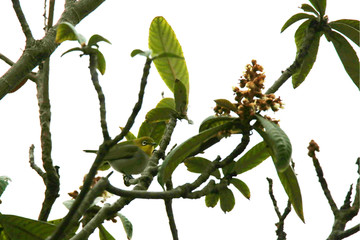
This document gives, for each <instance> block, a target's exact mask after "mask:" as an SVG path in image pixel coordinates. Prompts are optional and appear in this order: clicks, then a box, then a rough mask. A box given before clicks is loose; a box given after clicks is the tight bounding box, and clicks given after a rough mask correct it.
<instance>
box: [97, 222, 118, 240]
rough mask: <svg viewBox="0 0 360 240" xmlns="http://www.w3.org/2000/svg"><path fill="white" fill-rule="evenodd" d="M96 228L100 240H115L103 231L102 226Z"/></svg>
mask: <svg viewBox="0 0 360 240" xmlns="http://www.w3.org/2000/svg"><path fill="white" fill-rule="evenodd" d="M98 228H99V237H100V240H115V238H114V237H113V236H112V235H111V234H110V233H109V232H108V231H107V230H106V229H105V227H104V226H103V225H102V224H100V226H99V227H98Z"/></svg>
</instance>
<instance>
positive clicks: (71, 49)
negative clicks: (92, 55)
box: [60, 47, 83, 57]
mask: <svg viewBox="0 0 360 240" xmlns="http://www.w3.org/2000/svg"><path fill="white" fill-rule="evenodd" d="M74 51H83V50H82V48H79V47H75V48H70V49H69V50H67V51H66V52H64V53H63V54H61V56H60V57H62V56H64V55H65V54H67V53H69V52H74Z"/></svg>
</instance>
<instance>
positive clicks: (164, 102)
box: [156, 98, 176, 110]
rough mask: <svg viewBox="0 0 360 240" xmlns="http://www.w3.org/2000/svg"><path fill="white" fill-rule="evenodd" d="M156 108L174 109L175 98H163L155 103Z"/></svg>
mask: <svg viewBox="0 0 360 240" xmlns="http://www.w3.org/2000/svg"><path fill="white" fill-rule="evenodd" d="M156 107H157V108H171V109H174V110H176V108H175V100H174V99H173V98H163V99H161V100H160V102H159V103H158V104H157V105H156Z"/></svg>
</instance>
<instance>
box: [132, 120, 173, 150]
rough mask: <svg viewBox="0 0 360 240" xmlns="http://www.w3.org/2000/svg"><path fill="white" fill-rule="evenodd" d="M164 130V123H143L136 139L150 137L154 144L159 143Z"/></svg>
mask: <svg viewBox="0 0 360 240" xmlns="http://www.w3.org/2000/svg"><path fill="white" fill-rule="evenodd" d="M165 128H166V123H165V122H153V123H150V122H147V121H144V122H143V123H142V124H141V126H140V129H139V133H138V138H140V137H145V136H148V137H151V138H152V139H153V140H154V141H155V142H156V143H160V140H161V137H162V136H163V134H164V132H165ZM154 147H156V146H154Z"/></svg>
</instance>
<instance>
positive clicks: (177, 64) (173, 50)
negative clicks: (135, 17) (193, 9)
mask: <svg viewBox="0 0 360 240" xmlns="http://www.w3.org/2000/svg"><path fill="white" fill-rule="evenodd" d="M149 48H150V49H151V51H152V56H153V57H156V56H159V55H160V54H162V53H170V54H174V55H176V56H180V57H184V55H183V52H182V49H181V45H180V43H179V41H178V40H177V38H176V35H175V33H174V31H173V29H172V28H171V26H170V25H169V24H168V22H167V21H166V20H165V18H163V17H156V18H154V20H153V21H152V22H151V25H150V30H149ZM154 64H155V66H156V69H157V70H158V72H159V74H160V76H161V78H162V79H163V80H164V82H165V83H166V85H167V86H168V88H169V89H170V90H171V91H172V92H173V91H174V84H175V80H176V79H179V80H180V81H181V82H182V83H183V84H184V86H185V88H186V92H187V95H189V73H188V70H187V67H186V62H185V59H181V58H174V57H173V56H171V57H161V58H156V59H155V60H154Z"/></svg>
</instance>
